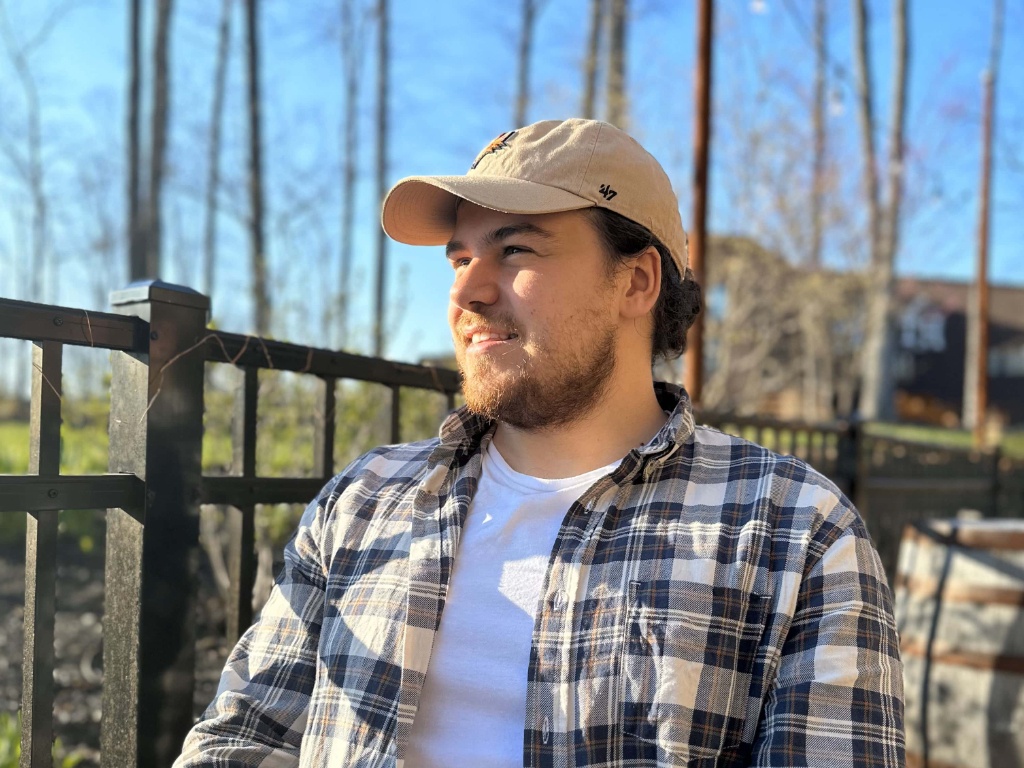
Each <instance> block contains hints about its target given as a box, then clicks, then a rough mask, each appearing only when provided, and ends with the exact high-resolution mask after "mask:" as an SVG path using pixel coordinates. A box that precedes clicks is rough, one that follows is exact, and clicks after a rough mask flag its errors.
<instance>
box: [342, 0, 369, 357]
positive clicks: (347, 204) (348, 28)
mask: <svg viewBox="0 0 1024 768" xmlns="http://www.w3.org/2000/svg"><path fill="white" fill-rule="evenodd" d="M352 5H353V0H341V66H342V70H343V76H344V80H345V144H344V149H343V156H344V160H343V164H344V170H343V172H342V189H341V254H340V255H341V274H340V276H339V281H338V284H339V290H338V307H339V313H338V321H337V324H338V346H339V347H345V346H346V345H347V343H348V323H349V296H350V290H351V288H350V285H349V283H350V281H351V272H352V242H353V227H352V222H353V219H354V217H355V204H356V203H355V193H356V171H357V163H358V149H359V136H358V129H359V120H358V117H359V112H358V107H359V82H360V80H361V77H360V76H361V74H362V72H361V70H362V67H361V63H362V60H363V49H362V45H361V38H362V36H361V35H360V34H359V33H358V31H357V29H356V24H355V19H354V18H353V13H352Z"/></svg>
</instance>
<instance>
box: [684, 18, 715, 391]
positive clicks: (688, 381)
mask: <svg viewBox="0 0 1024 768" xmlns="http://www.w3.org/2000/svg"><path fill="white" fill-rule="evenodd" d="M713 21H714V3H713V0H700V3H699V5H698V11H697V73H696V77H695V78H694V81H695V95H696V100H695V101H696V103H695V105H694V132H693V224H692V225H691V226H690V269H691V270H693V278H694V280H696V281H697V284H698V285H700V286H701V287H702V288H705V290H706V286H705V285H704V245H705V241H706V238H705V234H706V229H707V215H708V155H709V148H710V146H709V145H710V142H711V37H712V30H713V26H714V25H713ZM703 382H704V313H703V312H702V313H701V314H699V315H697V321H696V322H695V323H694V324H693V327H692V328H690V333H689V337H688V340H687V348H686V357H685V358H684V384H685V386H686V391H687V392H688V393H689V395H690V399H691V401H692V402H693V403H695V404H699V403H700V401H701V388H702V385H703Z"/></svg>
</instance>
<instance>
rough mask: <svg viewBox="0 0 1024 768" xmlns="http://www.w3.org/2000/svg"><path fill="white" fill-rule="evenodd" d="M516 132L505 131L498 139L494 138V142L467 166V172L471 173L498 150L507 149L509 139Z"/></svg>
mask: <svg viewBox="0 0 1024 768" xmlns="http://www.w3.org/2000/svg"><path fill="white" fill-rule="evenodd" d="M518 132H519V131H505V133H503V134H501V135H500V136H499V137H498V138H496V139H495V140H494V141H492V142H491V143H490V144H488V145H487V146H486V147H484V148H483V151H482V152H480V154H479V155H477V156H476V160H474V161H473V164H472V165H471V166H469V170H471V171H472V170H473V169H474V168H476V167H477V166H478V165H480V161H481V160H483V159H484V158H485V157H487V156H488V155H493V154H494V153H495V152H498V151H499V150H502V149H508V142H509V139H511V138H512V137H513V136H515V135H516V134H517V133H518Z"/></svg>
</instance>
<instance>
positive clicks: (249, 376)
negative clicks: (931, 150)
mask: <svg viewBox="0 0 1024 768" xmlns="http://www.w3.org/2000/svg"><path fill="white" fill-rule="evenodd" d="M112 302H113V305H114V307H115V309H116V310H117V311H116V313H101V312H87V311H85V310H81V309H69V308H66V307H56V306H47V305H41V304H31V303H27V302H21V301H11V300H5V299H0V337H4V338H12V339H23V340H28V341H31V342H33V344H34V347H33V372H32V399H31V416H30V435H31V443H30V466H29V474H28V475H25V476H0V514H23V515H25V516H26V520H27V534H26V535H27V538H26V549H25V553H26V554H25V564H26V568H25V613H24V616H25V618H24V649H23V689H22V691H23V692H22V712H23V714H22V717H23V733H22V754H23V757H22V766H23V768H28V767H29V766H32V767H33V768H36V767H41V766H50V765H51V754H50V749H51V743H52V737H53V705H54V684H53V670H54V621H55V585H56V578H57V575H56V574H57V514H58V511H59V510H67V509H106V545H105V573H104V590H105V592H104V594H105V608H104V612H105V615H104V619H103V626H104V635H103V636H104V644H103V664H104V683H103V695H102V712H103V721H102V727H101V736H100V745H101V751H102V760H103V764H104V766H113V767H114V768H127V767H128V766H136V765H138V766H166V765H170V763H171V762H172V761H173V759H174V757H175V756H176V754H177V750H178V749H180V745H181V741H182V739H183V737H184V734H185V732H186V731H187V729H188V728H189V726H190V725H191V722H192V717H193V701H192V699H193V688H194V683H195V679H194V670H195V647H196V640H197V638H196V618H195V617H196V612H197V606H196V593H197V589H196V580H197V573H196V562H197V561H198V558H199V506H200V504H219V505H224V506H225V507H226V510H227V524H228V530H229V542H230V544H229V552H228V556H227V569H228V573H229V579H230V585H231V586H230V594H229V599H228V604H227V622H226V625H227V629H226V632H227V635H228V639H229V640H234V639H235V638H237V637H238V636H239V635H240V634H241V632H242V631H243V630H244V628H245V627H246V626H248V625H249V624H250V623H251V621H252V599H251V598H252V592H253V582H254V578H255V558H254V555H253V551H254V539H255V509H256V506H257V505H259V504H280V503H295V504H305V503H306V502H308V501H309V500H310V499H312V498H314V497H315V495H316V493H317V492H318V491H319V489H320V488H321V487H322V485H323V484H324V483H325V482H326V481H327V480H328V479H329V478H330V477H331V475H332V474H333V473H334V464H335V456H334V441H335V433H336V431H337V427H338V425H337V423H336V405H337V402H336V385H337V383H338V382H339V381H341V380H356V381H364V382H373V383H377V384H382V385H384V386H386V387H388V388H389V389H390V391H391V409H390V437H391V439H392V440H393V441H396V442H397V441H399V440H401V438H402V435H401V415H402V414H401V397H400V393H401V391H402V390H403V389H404V388H411V389H422V390H431V391H434V392H437V393H439V394H440V395H443V396H444V397H445V398H446V401H447V405H448V407H449V408H451V407H453V406H454V403H455V397H456V395H457V394H458V392H459V389H460V381H459V377H458V375H457V374H456V373H455V372H453V371H449V370H443V369H437V368H432V367H429V366H417V365H407V364H402V363H395V362H390V361H387V360H381V359H377V358H369V357H363V356H360V355H353V354H348V353H344V352H338V351H332V350H327V349H316V348H310V347H305V346H301V345H296V344H289V343H286V342H279V341H272V340H269V339H260V338H254V337H251V336H245V335H241V334H233V333H225V332H223V331H219V330H210V329H208V328H207V327H206V319H207V312H208V308H209V302H208V300H207V299H206V297H205V296H202V295H201V294H198V293H195V292H194V291H191V290H189V289H187V288H181V287H178V286H172V285H168V284H165V283H161V282H153V283H146V284H137V285H133V286H130V287H129V288H128V289H126V290H124V291H120V292H117V293H115V294H114V295H113V297H112ZM69 344H70V345H77V346H89V347H95V348H100V349H106V350H110V351H111V370H112V377H111V404H110V430H109V434H110V448H109V466H108V473H107V474H104V475H96V476H67V475H61V474H60V471H59V467H60V423H61V393H62V389H61V378H62V377H61V373H62V362H63V357H62V355H63V348H64V345H69ZM207 365H230V366H233V367H237V368H240V369H241V370H242V372H243V375H242V382H241V386H240V389H239V393H238V396H237V397H236V399H235V406H234V408H235V410H234V414H233V418H232V425H233V426H232V429H233V435H232V445H233V460H232V463H231V468H230V471H231V473H232V474H231V475H228V476H204V475H203V473H202V467H201V455H202V438H203V408H204V380H205V376H206V373H207V371H206V369H207ZM261 370H277V371H289V372H293V373H296V374H302V375H304V376H308V377H311V378H312V379H313V380H314V383H315V385H316V387H315V389H316V409H317V411H318V412H319V413H320V414H322V418H320V419H318V420H316V422H315V435H314V440H313V449H314V456H313V459H314V460H313V472H312V476H308V477H263V476H260V474H259V473H258V472H257V462H256V440H257V412H258V409H259V397H260V390H259V386H258V383H259V372H260V371H261ZM698 419H699V420H700V421H702V422H705V423H708V424H711V425H712V426H716V427H719V428H721V429H722V430H723V431H727V432H730V433H733V434H738V435H740V436H742V437H746V438H749V439H752V440H754V441H756V442H759V443H762V444H764V445H766V446H767V447H769V448H772V449H774V450H777V451H779V452H781V453H789V454H794V455H797V456H799V457H801V458H803V459H805V460H806V461H808V463H810V464H811V465H812V466H814V467H815V468H817V469H818V470H819V471H821V472H822V473H824V474H825V475H827V476H829V477H831V478H832V479H833V480H834V481H835V482H836V483H837V484H838V485H839V487H840V488H841V489H842V490H843V491H844V492H845V493H847V494H848V495H849V496H850V497H851V498H852V499H853V500H854V501H855V502H856V503H857V504H858V506H859V507H860V509H861V511H862V512H863V513H864V515H865V517H866V519H867V521H868V524H869V528H870V529H871V531H872V533H873V535H874V536H875V539H876V544H877V545H878V547H879V550H880V552H881V554H882V558H883V562H884V563H885V565H886V567H887V570H888V572H889V573H890V574H892V573H895V570H894V569H895V547H896V544H897V542H898V540H899V531H900V530H901V529H902V526H903V524H904V523H905V522H909V521H910V520H912V519H919V518H921V517H926V516H938V517H942V516H950V515H951V514H955V513H956V512H957V510H958V509H960V508H962V507H964V506H972V507H974V508H979V509H981V510H982V511H983V512H985V513H987V514H999V515H1015V516H1024V467H1022V465H1021V463H1020V462H1011V461H1009V460H1008V459H1006V457H1003V456H1000V455H999V454H998V453H996V454H982V453H976V452H971V451H956V450H952V449H946V448H941V447H937V446H930V445H918V444H913V443H909V442H906V441H898V440H893V439H891V438H885V437H881V436H878V435H872V434H870V433H866V432H865V430H864V429H863V428H862V425H860V424H857V423H856V422H839V423H836V424H830V425H815V424H801V423H796V422H783V421H778V420H772V419H763V418H750V417H739V416H733V415H728V414H714V413H699V414H698Z"/></svg>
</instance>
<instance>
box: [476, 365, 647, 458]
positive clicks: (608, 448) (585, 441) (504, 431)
mask: <svg viewBox="0 0 1024 768" xmlns="http://www.w3.org/2000/svg"><path fill="white" fill-rule="evenodd" d="M666 420H667V417H666V415H665V412H664V411H663V410H662V409H661V406H660V405H659V404H658V398H657V396H656V395H655V393H654V385H653V382H652V381H651V380H650V379H647V380H646V386H644V385H643V383H642V382H640V383H634V384H633V385H632V386H623V385H622V384H619V385H618V386H616V385H615V384H614V383H613V384H612V385H611V386H610V387H609V389H608V390H607V391H606V392H605V393H604V396H603V397H602V398H601V400H600V401H599V402H598V403H596V404H595V406H594V407H593V408H591V410H590V412H589V413H588V414H587V415H585V416H583V417H582V418H580V419H577V420H575V421H573V422H571V423H569V424H563V425H560V426H557V427H552V428H550V429H537V430H522V429H517V428H515V427H512V426H509V425H508V424H505V423H502V422H499V423H498V427H497V430H496V431H495V434H494V444H495V447H496V448H497V449H498V451H500V452H501V456H502V458H504V459H505V461H506V462H507V463H508V464H509V466H510V467H512V469H514V470H516V471H517V472H521V473H522V474H524V475H532V476H533V477H544V478H562V477H575V476H576V475H582V474H583V473H585V472H589V471H590V470H592V469H598V468H599V467H603V466H606V465H608V464H611V463H612V462H614V461H617V460H618V459H621V458H622V457H623V456H625V455H626V454H627V453H629V451H630V450H632V449H633V448H636V447H638V446H641V445H643V444H644V443H646V442H648V441H649V440H650V439H651V438H652V437H654V435H656V434H657V432H658V430H659V429H661V428H662V427H663V426H664V425H665V422H666Z"/></svg>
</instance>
